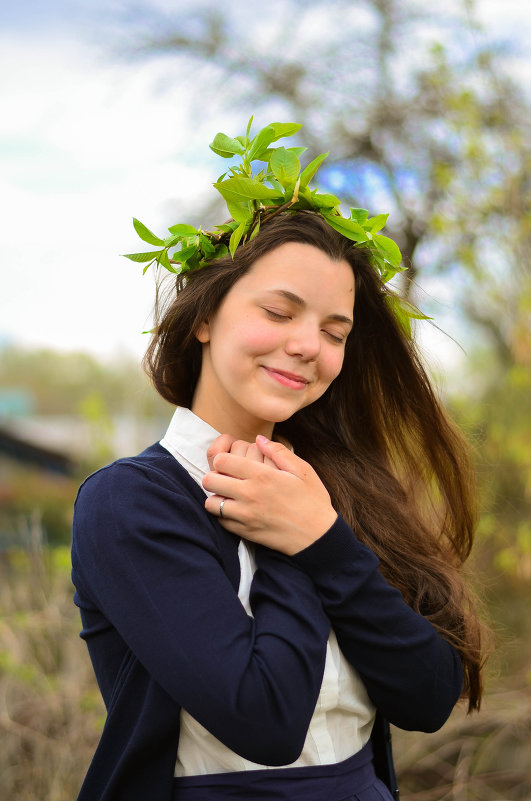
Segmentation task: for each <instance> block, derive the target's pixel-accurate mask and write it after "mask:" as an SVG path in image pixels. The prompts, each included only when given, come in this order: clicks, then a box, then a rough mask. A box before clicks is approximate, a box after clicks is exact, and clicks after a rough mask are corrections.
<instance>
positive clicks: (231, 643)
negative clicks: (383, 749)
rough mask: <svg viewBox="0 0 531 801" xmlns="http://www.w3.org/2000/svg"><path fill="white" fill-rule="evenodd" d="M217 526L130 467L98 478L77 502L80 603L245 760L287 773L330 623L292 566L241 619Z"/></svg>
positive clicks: (261, 577)
mask: <svg viewBox="0 0 531 801" xmlns="http://www.w3.org/2000/svg"><path fill="white" fill-rule="evenodd" d="M215 525H216V524H215V523H214V521H213V520H212V518H211V517H210V516H209V515H208V514H207V513H206V511H205V510H204V508H202V505H201V504H200V503H199V502H198V501H197V500H196V499H195V498H193V497H192V496H191V495H190V494H189V493H187V492H186V491H185V490H183V489H182V487H179V485H178V484H176V482H171V481H166V482H164V481H161V480H160V477H156V480H155V479H154V478H153V476H150V474H149V471H146V470H144V469H141V468H139V467H138V466H137V465H136V464H135V463H133V462H132V461H125V462H118V463H115V464H114V465H111V466H109V467H108V468H104V469H103V470H101V471H99V472H98V473H96V474H94V475H93V476H92V477H90V478H89V479H88V480H87V481H86V482H85V484H84V485H83V487H82V488H81V490H80V492H79V494H78V498H77V501H76V507H75V515H74V538H73V550H72V560H73V580H74V583H75V585H76V588H77V595H78V603H80V605H82V604H83V603H86V605H87V607H92V608H94V607H96V608H97V609H99V610H100V611H101V613H102V614H103V615H104V616H105V618H106V619H107V620H108V622H109V623H110V625H111V626H112V627H114V628H115V629H116V630H117V631H118V633H119V635H120V636H121V638H122V639H123V640H124V641H125V643H126V645H127V646H128V648H129V649H130V650H131V652H132V653H133V654H134V655H135V656H136V657H137V659H138V660H139V661H140V662H141V663H142V664H143V665H144V667H145V669H146V670H147V671H148V673H149V674H150V675H151V676H152V677H153V678H154V679H155V680H156V681H157V682H158V683H159V684H160V685H161V686H162V688H163V689H164V690H165V691H166V692H167V693H168V694H169V695H170V696H171V698H172V699H174V700H175V701H176V702H177V703H178V704H179V705H180V706H182V707H184V708H185V709H186V710H187V711H188V712H189V713H190V714H191V715H193V717H194V718H196V719H197V720H198V721H199V722H200V723H201V724H202V725H203V726H205V728H207V729H208V730H209V731H210V732H211V733H212V734H214V736H215V737H217V738H218V739H219V740H221V742H223V743H224V744H225V745H227V746H228V747H229V748H231V749H232V750H233V751H235V752H236V753H238V754H240V755H241V756H243V757H244V758H246V759H250V760H252V761H253V762H258V763H262V764H270V765H277V764H287V763H289V762H292V761H294V760H295V759H296V758H297V757H298V756H299V754H300V751H301V750H302V747H303V744H304V739H305V737H306V732H307V729H308V726H309V722H310V719H311V716H312V714H313V711H314V708H315V703H316V700H317V697H318V694H319V689H320V685H321V680H322V674H323V669H324V662H325V655H326V642H327V639H328V635H329V632H330V622H329V620H328V618H327V616H326V615H325V613H324V611H323V608H322V604H321V601H320V599H319V597H318V595H317V594H316V592H315V587H314V585H313V581H312V580H311V578H310V577H309V576H308V575H307V574H306V572H305V571H303V570H301V569H300V568H299V567H298V566H296V565H295V564H293V563H289V561H288V560H286V561H284V562H282V564H277V563H276V562H275V564H274V570H273V569H268V565H267V563H264V565H263V566H262V567H261V569H259V570H258V571H257V573H256V574H255V577H254V581H253V593H252V610H253V615H254V617H250V616H248V615H247V614H246V612H245V610H244V608H243V606H242V605H241V603H240V601H239V599H238V596H237V593H236V592H235V590H234V587H233V586H232V584H231V583H230V581H229V579H228V577H227V575H226V573H225V571H224V569H223V566H222V563H221V560H220V553H219V546H218V545H217V544H216V538H215ZM213 532H214V533H213ZM266 562H267V560H266ZM79 599H81V601H80V600H79Z"/></svg>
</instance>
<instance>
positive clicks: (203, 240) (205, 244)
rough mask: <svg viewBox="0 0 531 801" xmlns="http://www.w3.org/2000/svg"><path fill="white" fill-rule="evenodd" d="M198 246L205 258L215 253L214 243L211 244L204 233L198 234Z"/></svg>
mask: <svg viewBox="0 0 531 801" xmlns="http://www.w3.org/2000/svg"><path fill="white" fill-rule="evenodd" d="M199 247H200V248H201V250H202V251H203V253H204V255H205V256H206V258H210V256H213V255H214V253H215V248H214V245H213V244H212V242H211V240H210V238H209V237H208V236H205V234H199Z"/></svg>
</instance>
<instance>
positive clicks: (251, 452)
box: [231, 442, 273, 464]
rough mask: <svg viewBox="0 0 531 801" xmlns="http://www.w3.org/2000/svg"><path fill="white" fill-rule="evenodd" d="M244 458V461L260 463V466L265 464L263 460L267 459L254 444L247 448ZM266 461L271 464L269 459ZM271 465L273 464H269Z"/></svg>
mask: <svg viewBox="0 0 531 801" xmlns="http://www.w3.org/2000/svg"><path fill="white" fill-rule="evenodd" d="M231 453H232V451H231ZM245 457H246V459H251V460H252V461H254V462H260V463H261V464H265V460H266V458H267V457H265V456H264V455H263V453H261V451H260V450H259V449H258V447H257V445H256V444H255V443H254V442H253V443H252V444H250V445H249V446H248V448H247V453H246V454H245ZM268 461H269V462H271V460H270V459H269V460H268ZM271 464H273V462H271Z"/></svg>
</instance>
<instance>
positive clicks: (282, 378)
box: [264, 366, 309, 389]
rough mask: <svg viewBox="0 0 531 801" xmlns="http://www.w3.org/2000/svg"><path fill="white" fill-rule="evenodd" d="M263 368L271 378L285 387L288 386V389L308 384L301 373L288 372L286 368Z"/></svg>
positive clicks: (303, 387) (302, 387) (299, 387)
mask: <svg viewBox="0 0 531 801" xmlns="http://www.w3.org/2000/svg"><path fill="white" fill-rule="evenodd" d="M264 370H265V371H266V373H267V374H268V375H269V376H270V377H271V378H273V379H274V380H275V381H278V383H279V384H282V385H283V386H285V387H290V389H305V388H306V386H307V385H308V384H309V381H308V379H307V378H304V376H302V375H297V374H296V373H288V372H287V371H286V370H277V369H275V368H272V367H265V366H264Z"/></svg>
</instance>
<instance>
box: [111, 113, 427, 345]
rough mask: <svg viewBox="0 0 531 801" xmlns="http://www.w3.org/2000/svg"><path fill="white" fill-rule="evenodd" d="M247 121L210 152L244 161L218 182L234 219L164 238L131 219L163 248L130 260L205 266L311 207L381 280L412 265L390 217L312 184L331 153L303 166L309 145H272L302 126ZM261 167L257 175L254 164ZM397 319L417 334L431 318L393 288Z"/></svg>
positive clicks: (173, 269)
mask: <svg viewBox="0 0 531 801" xmlns="http://www.w3.org/2000/svg"><path fill="white" fill-rule="evenodd" d="M252 121H253V118H252V117H251V119H250V120H249V123H248V125H247V130H246V133H245V135H244V136H236V137H235V138H234V139H233V138H231V137H230V136H227V135H226V134H224V133H218V134H216V136H215V137H214V140H213V142H212V143H211V145H210V148H211V150H213V151H214V153H216V154H217V155H218V156H221V157H222V158H225V159H233V158H235V157H239V158H240V159H241V163H240V164H238V165H236V166H231V167H230V168H229V170H228V171H227V172H224V173H223V175H221V176H220V177H219V178H218V180H217V181H216V182H215V183H214V187H215V188H216V189H217V190H218V192H219V193H220V195H221V196H222V197H223V199H224V200H225V202H226V204H227V208H228V211H229V215H230V217H231V219H230V220H229V221H228V222H225V223H223V224H222V225H217V226H215V229H214V230H213V231H203V230H202V229H201V228H195V227H194V226H192V225H185V224H183V223H177V224H176V225H172V226H170V228H168V232H169V234H170V236H168V237H166V238H164V239H161V238H160V237H158V236H156V235H155V234H154V233H152V232H151V231H150V230H149V228H147V227H146V226H145V225H144V224H143V223H141V222H140V221H139V220H137V219H133V224H134V227H135V230H136V232H137V234H138V236H139V237H140V239H142V240H143V241H144V242H147V243H148V244H150V245H155V246H156V247H157V248H158V249H157V250H151V251H148V252H146V253H127V254H125V255H126V258H128V259H131V260H132V261H134V262H140V263H146V265H145V267H144V271H143V272H144V273H145V272H146V270H147V269H148V268H149V267H150V266H151V265H153V264H155V265H157V266H159V265H160V266H161V267H164V268H165V269H166V270H168V271H169V272H170V273H174V274H176V275H178V274H180V273H187V272H190V271H192V270H197V269H199V268H201V267H204V266H205V265H206V264H208V263H210V262H211V261H212V260H214V259H219V258H221V257H223V256H226V255H227V254H228V253H230V254H231V256H234V253H235V251H236V249H237V248H238V247H239V245H240V244H244V243H245V242H249V241H251V240H252V239H254V237H255V236H256V235H257V234H258V232H259V230H260V227H261V226H263V225H266V224H267V222H268V221H269V220H271V219H272V218H273V217H275V216H276V215H277V214H279V213H280V212H285V211H289V212H292V213H294V212H297V211H302V210H311V211H314V212H317V213H319V214H320V215H321V216H322V217H323V218H324V219H325V220H326V222H327V223H328V224H329V225H330V226H332V228H334V229H335V230H336V231H338V232H339V233H340V234H343V236H345V237H346V238H347V239H350V240H352V242H353V243H354V245H355V246H356V247H359V248H363V249H364V250H365V251H366V252H367V256H368V258H369V261H370V262H371V264H372V266H373V267H374V269H375V270H376V271H377V273H378V275H379V277H380V279H381V281H382V283H387V282H388V281H389V280H390V279H391V278H393V277H394V276H395V275H396V273H397V272H401V271H402V270H405V269H406V268H405V267H404V266H403V265H402V255H401V253H400V249H399V247H398V245H397V244H396V242H394V241H393V240H392V239H390V238H389V237H388V236H384V235H383V234H381V233H380V231H381V230H382V229H383V228H384V226H385V224H386V222H387V218H388V216H389V215H388V214H378V215H377V216H376V217H369V212H368V211H367V210H366V209H358V208H351V209H350V216H349V217H343V215H342V214H341V212H340V210H339V206H340V203H341V201H340V200H339V198H337V197H336V196H335V195H332V194H322V193H320V192H319V191H318V189H310V181H312V179H313V178H314V177H315V174H316V172H317V170H318V169H319V167H320V166H321V164H322V163H323V162H324V160H325V159H326V158H327V156H328V153H322V154H321V155H319V156H317V157H316V158H314V159H313V161H311V162H310V163H309V164H308V165H307V166H306V167H305V168H304V169H303V170H302V171H301V163H300V160H299V157H300V156H301V155H302V154H303V153H304V152H305V151H306V148H305V147H288V148H285V147H280V146H278V147H272V146H271V145H272V144H273V143H274V142H277V141H278V140H279V139H283V138H286V137H289V136H293V135H294V134H296V133H297V132H298V131H299V129H300V128H301V125H300V124H299V123H291V122H272V123H271V124H269V125H266V126H265V128H262V129H261V130H260V131H258V133H257V134H256V135H255V136H253V137H251V125H252ZM254 162H259V163H260V169H258V170H257V171H255V172H254V173H253V163H254ZM386 299H387V301H388V302H389V304H390V305H391V308H392V311H393V313H394V315H395V317H396V318H397V321H398V322H399V324H400V325H401V327H402V328H403V329H404V331H405V332H406V334H407V335H408V336H411V318H417V319H426V317H425V315H423V314H422V313H421V312H419V311H418V309H416V308H415V307H414V306H412V305H411V304H410V303H408V302H407V301H405V300H404V299H402V298H400V297H398V295H396V294H394V293H388V294H386Z"/></svg>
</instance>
